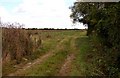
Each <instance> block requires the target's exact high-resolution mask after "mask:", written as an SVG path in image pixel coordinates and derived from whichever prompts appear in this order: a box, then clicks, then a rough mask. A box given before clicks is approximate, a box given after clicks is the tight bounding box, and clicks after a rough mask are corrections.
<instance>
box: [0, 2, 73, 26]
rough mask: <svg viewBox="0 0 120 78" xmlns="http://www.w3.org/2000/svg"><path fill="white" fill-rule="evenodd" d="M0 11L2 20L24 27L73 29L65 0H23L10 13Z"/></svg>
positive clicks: (2, 8) (0, 8)
mask: <svg viewBox="0 0 120 78" xmlns="http://www.w3.org/2000/svg"><path fill="white" fill-rule="evenodd" d="M0 11H2V14H1V13H0V14H1V15H2V16H1V17H2V19H3V18H6V19H3V20H6V21H8V20H9V21H10V22H13V21H14V22H16V21H17V22H20V23H24V24H25V25H26V26H25V27H30V28H33V27H37V28H45V27H49V28H73V27H72V26H71V25H72V22H71V20H70V17H69V15H70V13H71V12H70V10H69V9H68V7H67V6H66V4H65V0H23V1H22V3H20V4H19V5H18V6H16V7H15V8H14V9H13V10H12V11H11V12H7V11H6V10H5V8H4V7H0ZM8 17H9V18H10V19H8Z"/></svg>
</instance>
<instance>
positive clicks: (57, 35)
mask: <svg viewBox="0 0 120 78" xmlns="http://www.w3.org/2000/svg"><path fill="white" fill-rule="evenodd" d="M31 32H34V31H31ZM38 32H39V33H40V34H38V35H40V36H41V38H42V45H41V47H40V48H38V49H37V50H36V51H35V52H34V53H32V54H31V56H26V57H25V58H28V61H27V62H25V63H28V62H32V61H33V60H35V59H37V58H38V57H41V56H42V55H44V54H46V53H48V52H52V51H53V52H54V53H55V55H54V56H52V57H49V58H48V59H47V60H46V61H44V62H43V63H42V64H41V65H35V66H34V67H33V68H31V69H29V70H27V71H25V73H26V74H25V75H32V76H33V75H34V76H36V75H56V74H57V73H58V71H59V70H60V68H61V65H62V64H63V62H64V60H65V59H66V57H67V55H68V54H70V52H71V51H75V49H74V50H72V49H73V47H72V46H71V45H72V43H71V40H72V39H73V38H74V37H79V36H84V35H85V34H86V31H78V30H77V31H52V32H51V31H49V30H48V31H45V32H41V31H38ZM48 35H49V37H47V36H48ZM78 42H79V39H77V42H76V43H78ZM82 42H84V41H82ZM83 45H84V44H83ZM81 46H82V45H81ZM76 51H77V50H76ZM76 51H75V52H76ZM83 53H84V52H83ZM29 57H30V58H29ZM22 63H23V62H22ZM13 66H14V65H13V64H8V65H6V66H4V69H3V71H4V72H3V74H5V75H6V74H9V73H11V72H14V71H16V68H14V67H13ZM76 70H77V69H76Z"/></svg>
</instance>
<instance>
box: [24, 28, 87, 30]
mask: <svg viewBox="0 0 120 78" xmlns="http://www.w3.org/2000/svg"><path fill="white" fill-rule="evenodd" d="M22 29H26V30H87V29H77V28H76V29H67V28H65V29H54V28H41V29H39V28H22Z"/></svg>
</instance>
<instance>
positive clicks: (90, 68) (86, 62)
mask: <svg viewBox="0 0 120 78" xmlns="http://www.w3.org/2000/svg"><path fill="white" fill-rule="evenodd" d="M76 48H77V49H78V51H77V53H76V59H75V60H74V62H73V65H72V72H71V74H70V75H72V76H94V75H101V74H102V72H100V71H99V70H98V69H97V68H96V66H95V63H94V59H95V57H94V50H95V49H94V48H93V47H92V44H91V42H90V40H89V38H88V37H87V36H82V37H79V38H77V39H76Z"/></svg>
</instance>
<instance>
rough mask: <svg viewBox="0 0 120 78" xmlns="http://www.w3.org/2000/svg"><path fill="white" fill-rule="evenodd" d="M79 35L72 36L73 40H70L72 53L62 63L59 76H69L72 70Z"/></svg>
mask: <svg viewBox="0 0 120 78" xmlns="http://www.w3.org/2000/svg"><path fill="white" fill-rule="evenodd" d="M76 38H77V37H74V36H73V37H72V40H71V41H70V53H69V54H68V55H67V58H66V59H65V62H64V64H63V65H62V67H61V69H60V71H59V74H58V75H59V76H69V74H70V72H71V65H72V62H73V60H74V59H75V54H76V53H75V51H76V47H75V39H76Z"/></svg>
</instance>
